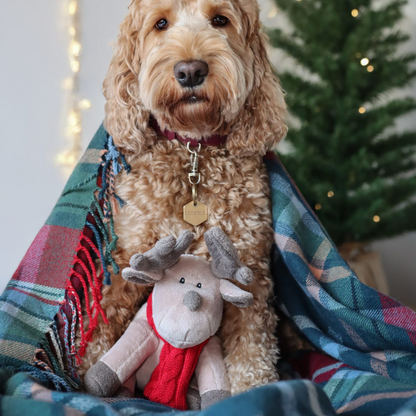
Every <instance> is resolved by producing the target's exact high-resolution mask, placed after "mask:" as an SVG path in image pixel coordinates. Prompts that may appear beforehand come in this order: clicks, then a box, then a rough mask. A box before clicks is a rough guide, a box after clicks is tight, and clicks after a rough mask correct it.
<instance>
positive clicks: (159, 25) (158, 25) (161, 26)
mask: <svg viewBox="0 0 416 416" xmlns="http://www.w3.org/2000/svg"><path fill="white" fill-rule="evenodd" d="M167 27H168V21H167V20H166V19H160V20H158V21H157V22H156V24H155V28H156V29H159V30H165V29H166V28H167Z"/></svg>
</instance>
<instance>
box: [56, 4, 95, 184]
mask: <svg viewBox="0 0 416 416" xmlns="http://www.w3.org/2000/svg"><path fill="white" fill-rule="evenodd" d="M80 1H81V0H65V3H66V10H67V13H68V21H69V25H68V33H69V37H70V39H69V46H68V60H69V67H70V69H71V76H70V77H68V78H66V79H64V80H63V81H62V89H63V90H64V91H66V92H67V96H68V110H67V111H68V113H67V117H66V129H65V136H66V138H67V140H68V142H69V144H68V148H67V149H65V150H64V151H62V152H61V153H60V154H58V155H57V157H56V161H57V163H58V164H59V165H61V167H62V169H63V171H64V173H65V175H66V176H69V174H70V173H71V172H72V170H73V169H74V167H75V165H76V164H77V162H78V160H79V157H80V155H81V149H82V142H81V137H82V111H83V110H88V109H89V108H91V101H89V100H86V99H83V100H80V97H79V71H80V69H81V63H80V57H81V52H82V45H81V42H80V37H79V33H80V30H79V26H80V16H79V13H80Z"/></svg>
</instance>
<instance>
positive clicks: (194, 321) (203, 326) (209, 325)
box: [152, 256, 223, 348]
mask: <svg viewBox="0 0 416 416" xmlns="http://www.w3.org/2000/svg"><path fill="white" fill-rule="evenodd" d="M220 282H221V281H220V279H218V278H216V277H215V276H214V275H213V274H212V273H211V271H210V267H209V263H208V262H207V261H205V260H203V259H202V258H200V257H194V256H182V257H181V258H180V259H179V261H178V262H177V263H176V264H175V265H174V266H173V267H171V268H170V269H167V270H165V272H164V276H163V278H162V280H161V281H160V282H158V283H157V284H155V287H154V290H153V295H152V296H153V321H154V323H155V327H156V330H157V331H158V333H159V335H160V336H161V337H162V338H163V339H165V340H166V341H168V342H169V343H170V344H172V345H173V346H174V347H176V348H187V347H192V346H194V345H198V344H200V343H201V342H203V341H205V340H206V339H208V338H209V337H211V336H212V335H214V334H215V333H216V332H217V330H218V328H219V326H220V324H221V318H222V310H223V300H222V297H221V292H220Z"/></svg>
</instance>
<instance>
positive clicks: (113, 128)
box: [103, 0, 154, 153]
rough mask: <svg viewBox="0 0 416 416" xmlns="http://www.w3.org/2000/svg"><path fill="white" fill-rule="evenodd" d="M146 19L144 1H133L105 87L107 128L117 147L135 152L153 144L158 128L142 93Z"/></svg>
mask: <svg viewBox="0 0 416 416" xmlns="http://www.w3.org/2000/svg"><path fill="white" fill-rule="evenodd" d="M142 21H143V17H142V16H141V15H140V0H133V2H132V3H131V5H130V7H129V14H128V15H127V17H126V18H125V19H124V21H123V23H122V24H121V27H120V34H119V36H118V38H117V42H116V45H115V50H114V56H113V59H112V61H111V64H110V68H109V70H108V73H107V77H106V79H105V80H104V86H103V92H104V96H105V98H106V99H107V103H106V108H105V109H106V117H105V123H104V124H105V127H106V129H107V131H108V132H109V133H110V134H111V136H113V139H114V143H115V144H116V146H117V147H119V148H122V149H123V150H124V151H127V152H134V153H138V152H140V151H141V150H142V149H143V148H144V147H147V146H148V145H150V144H152V139H153V138H154V131H153V129H151V128H149V126H148V123H149V117H150V113H149V112H148V111H147V110H146V109H145V108H144V106H143V104H142V103H141V100H140V94H139V81H138V75H139V72H140V67H141V59H140V27H141V24H142Z"/></svg>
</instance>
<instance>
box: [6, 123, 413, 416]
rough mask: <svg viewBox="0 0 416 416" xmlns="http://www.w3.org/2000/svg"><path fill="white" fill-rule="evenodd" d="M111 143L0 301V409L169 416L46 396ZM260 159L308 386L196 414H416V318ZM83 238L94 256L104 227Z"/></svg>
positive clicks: (278, 280) (101, 137) (70, 357)
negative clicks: (370, 278) (365, 277)
mask: <svg viewBox="0 0 416 416" xmlns="http://www.w3.org/2000/svg"><path fill="white" fill-rule="evenodd" d="M108 143H109V138H108V134H107V133H106V131H105V130H104V129H103V128H102V127H101V128H100V129H99V130H98V132H97V134H96V136H95V137H94V139H93V141H92V142H91V144H90V146H89V148H88V150H87V151H86V153H85V155H84V156H83V158H82V160H81V161H80V163H79V165H78V166H77V168H76V170H75V171H74V173H73V175H72V176H71V178H70V180H69V182H68V184H67V186H66V188H65V190H64V192H63V194H62V196H61V198H60V199H59V201H58V203H57V205H56V207H55V208H54V210H53V212H52V214H51V216H50V217H49V219H48V221H47V224H46V225H45V226H44V227H43V228H42V230H41V231H40V233H39V235H38V236H37V238H36V240H35V242H34V243H33V244H32V246H31V248H30V249H29V251H28V253H27V255H26V256H25V258H24V259H23V261H22V263H21V265H20V266H19V268H18V270H17V271H16V273H15V275H14V276H13V278H12V280H11V281H10V283H9V285H8V286H7V288H6V291H5V292H4V294H3V295H2V296H1V298H0V366H2V367H3V368H4V370H3V372H1V373H0V389H1V394H2V395H3V396H2V397H1V399H0V409H2V410H3V411H7V412H10V414H13V411H16V412H17V409H22V412H23V411H29V409H30V408H32V409H38V411H39V412H40V411H43V412H45V413H46V414H47V413H48V412H50V413H52V412H56V413H54V414H59V412H63V413H70V411H71V409H74V410H76V411H78V412H80V414H88V415H94V414H98V413H99V412H102V413H100V414H132V415H133V414H136V413H140V412H141V413H140V414H145V415H153V414H155V413H158V412H165V411H168V409H166V408H160V407H157V405H155V406H156V407H152V406H153V405H152V404H150V403H148V402H143V401H140V400H124V401H123V400H114V399H109V400H107V401H105V402H103V401H101V400H99V399H96V398H93V397H90V396H86V395H80V394H78V393H72V392H66V393H65V392H60V391H54V390H56V389H58V390H69V389H71V388H72V387H73V386H74V385H76V380H75V378H76V377H75V376H74V375H73V374H72V373H71V372H72V371H73V367H74V364H75V362H74V359H75V358H74V352H73V350H71V342H72V345H73V339H72V338H73V327H74V325H75V323H77V319H79V318H77V314H76V311H74V309H76V306H77V302H76V301H77V299H76V296H75V295H74V293H73V292H74V291H72V292H71V290H70V288H68V280H69V276H70V274H71V273H72V272H71V271H73V270H74V264H73V260H74V257H75V256H76V255H78V254H77V247H78V248H79V241H80V239H82V238H83V236H84V235H85V233H86V228H85V226H86V224H89V223H90V222H89V221H87V219H89V220H91V217H89V216H91V215H92V214H94V212H95V211H94V209H95V208H94V201H95V198H94V192H95V191H96V190H97V185H96V183H97V178H98V176H99V172H100V171H99V169H100V166H103V161H102V159H101V155H102V154H103V152H104V151H106V150H108V149H109V148H108ZM111 152H112V154H113V155H115V156H114V159H112V160H113V162H112V163H115V162H114V160H116V159H118V158H122V155H120V154H118V152H116V149H112V151H111ZM266 164H267V167H268V171H269V175H270V183H271V192H272V205H273V226H274V230H275V240H276V245H275V248H274V255H273V258H274V261H273V275H274V279H275V287H276V295H277V303H278V305H279V307H280V308H281V309H282V310H283V311H284V313H285V314H287V315H288V316H289V317H290V319H292V320H293V322H294V324H295V325H296V326H297V328H298V329H299V330H300V331H302V333H303V334H304V335H305V336H306V337H307V338H308V339H309V340H310V341H311V342H312V343H313V344H314V346H315V347H316V349H317V351H316V352H313V353H311V354H309V355H308V356H306V357H304V358H303V359H302V360H301V361H299V362H298V363H297V365H298V367H299V372H300V373H301V374H302V376H303V377H306V378H309V379H310V380H312V382H311V381H301V380H296V381H293V382H280V383H277V384H272V385H270V386H266V387H263V388H259V389H255V390H254V391H253V392H249V393H247V394H245V395H242V396H238V397H235V398H232V399H230V400H228V401H225V402H223V403H220V404H218V405H216V406H215V407H213V408H212V410H208V411H205V412H201V413H200V414H201V415H205V414H206V415H210V414H216V415H221V414H239V415H240V414H241V415H242V416H243V415H253V416H254V415H257V414H265V415H266V414H267V415H269V414H270V415H271V414H281V415H288V416H289V415H334V414H335V412H337V413H342V414H350V415H357V416H358V415H374V416H383V415H386V416H387V415H393V414H397V415H402V416H405V415H406V416H408V415H413V414H414V415H416V401H415V398H414V396H415V395H416V348H415V346H416V314H415V313H414V312H413V311H411V310H409V309H407V308H406V307H404V306H403V305H401V304H400V303H398V302H396V301H395V300H393V299H391V298H389V297H387V296H385V295H383V294H381V293H379V292H377V291H375V290H373V289H371V288H369V287H367V286H365V285H363V284H362V283H360V282H359V281H358V279H357V278H356V276H355V275H354V273H353V272H352V271H351V270H350V269H349V267H348V266H347V264H346V263H345V262H344V261H343V260H342V258H341V257H340V255H339V254H338V252H337V250H336V248H335V247H334V245H333V243H332V242H331V240H330V238H329V237H328V235H327V234H326V232H325V230H324V229H323V227H322V225H321V224H320V223H319V221H318V219H317V218H316V216H315V214H314V213H313V212H312V210H311V209H310V208H309V207H308V205H307V204H306V202H305V201H304V199H303V198H302V196H301V194H300V193H299V191H298V189H297V188H296V186H295V185H294V184H293V182H292V181H291V179H290V177H289V175H288V174H287V172H286V171H285V169H284V168H283V166H282V165H281V164H280V162H279V161H278V160H277V159H275V158H274V157H273V156H271V155H269V156H268V157H267V158H266ZM106 166H107V165H106ZM115 170H116V171H118V168H117V169H115ZM102 177H103V180H104V181H105V177H104V175H102ZM101 190H102V189H101ZM92 207H93V208H92ZM95 207H96V205H95ZM94 219H95V223H94V224H92V228H91V227H90V228H89V229H88V230H90V231H91V230H93V229H95V231H97V230H101V228H100V227H101V225H102V224H101V223H100V218H99V215H95V216H94ZM100 224H101V225H100ZM88 236H89V237H88V238H91V240H94V241H93V242H94V244H95V247H96V251H97V252H98V251H99V250H98V249H100V247H101V245H100V244H101V241H100V240H103V241H104V240H105V232H104V231H102V232H101V233H98V234H94V235H93V233H90V234H88ZM94 236H95V237H94ZM94 238H95V239H94ZM101 250H103V249H102V247H101ZM97 252H96V255H97V256H98V255H99V256H100V258H101V259H102V261H103V264H104V266H106V265H107V264H109V263H111V253H104V252H103V253H98V254H97ZM73 289H74V290H78V289H79V288H77V287H75V288H73ZM65 308H66V309H65ZM71 308H72V309H71ZM70 309H71V310H72V317H73V319H72V320H71V319H69V318H70V316H71V313H70V312H71V311H70ZM57 316H58V317H59V319H57ZM71 334H72V335H71ZM67 361H69V363H70V364H71V363H72V366H71V365H68V363H67ZM45 374H46V376H45ZM20 385H21V386H24V387H19V386H20ZM40 385H42V386H44V387H42V388H43V389H47V388H49V390H45V391H44V392H43V394H44V395H45V397H47V398H48V399H47V400H48V401H49V403H46V402H45V400H46V399H40V397H41V395H40V396H39V394H40V393H39V391H38V390H39V389H41V387H39V386H40ZM149 406H150V407H149ZM214 409H215V412H216V413H214ZM400 409H401V410H400ZM169 411H170V410H169ZM135 412H136V413H135ZM194 413H195V412H194ZM20 414H22V413H20Z"/></svg>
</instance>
